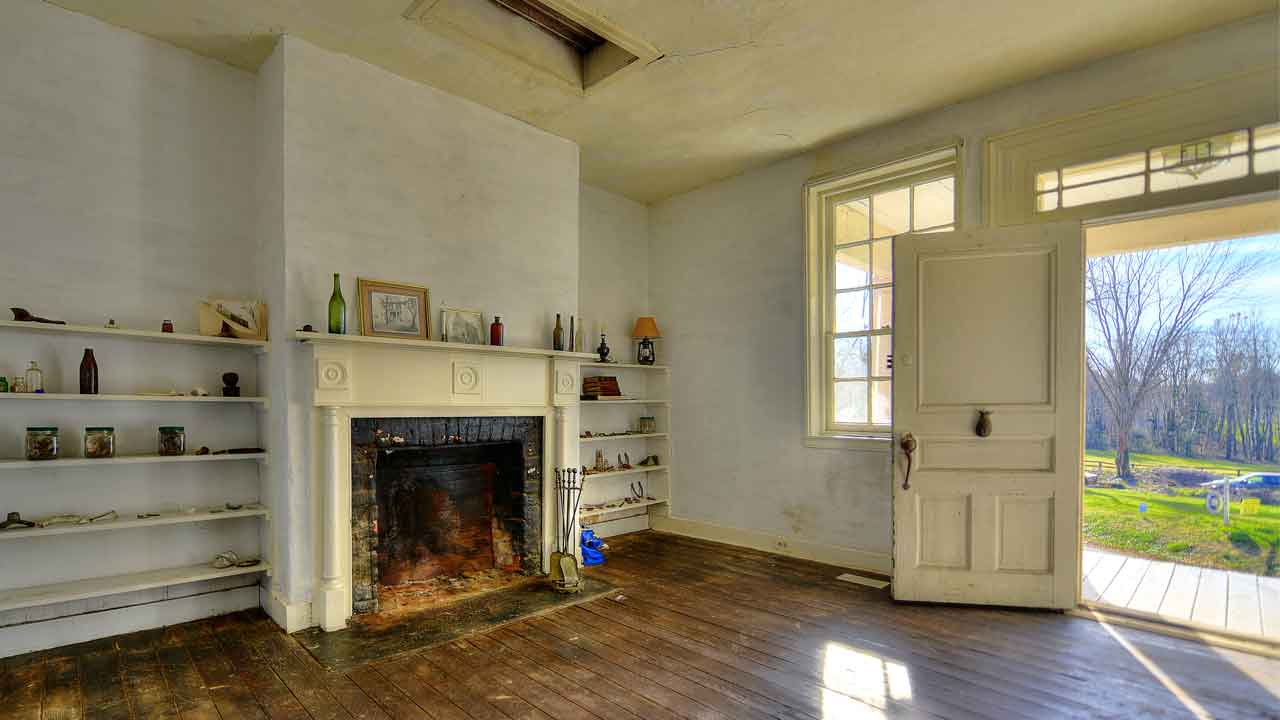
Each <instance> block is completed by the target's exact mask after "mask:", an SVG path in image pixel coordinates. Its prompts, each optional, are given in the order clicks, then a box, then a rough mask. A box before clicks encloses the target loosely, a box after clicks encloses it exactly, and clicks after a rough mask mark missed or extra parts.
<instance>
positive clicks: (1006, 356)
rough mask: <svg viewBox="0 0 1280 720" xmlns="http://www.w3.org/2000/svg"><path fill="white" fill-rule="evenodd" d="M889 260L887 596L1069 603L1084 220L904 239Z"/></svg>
mask: <svg viewBox="0 0 1280 720" xmlns="http://www.w3.org/2000/svg"><path fill="white" fill-rule="evenodd" d="M893 264H894V270H893V272H894V279H895V283H896V287H895V295H896V298H895V310H894V340H893V342H894V350H895V352H894V377H893V380H894V392H893V426H894V452H895V454H894V490H893V520H894V526H893V563H894V567H893V596H894V598H895V599H897V600H910V601H928V602H947V603H978V604H991V605H1017V606H1027V607H1052V608H1070V607H1074V606H1075V605H1076V593H1077V589H1078V588H1079V567H1078V566H1079V563H1080V549H1079V537H1080V503H1081V487H1080V486H1081V482H1082V481H1081V475H1080V466H1081V455H1080V452H1081V435H1082V432H1083V428H1082V425H1081V404H1082V399H1081V385H1080V384H1081V382H1082V378H1083V365H1082V364H1083V357H1082V354H1081V346H1082V342H1083V333H1084V326H1083V316H1084V307H1083V301H1084V297H1083V293H1084V239H1083V232H1082V230H1081V227H1080V224H1079V223H1078V222H1072V223H1053V224H1038V225H1025V226H1017V227H1010V228H994V229H989V228H983V229H979V230H973V231H968V232H953V233H937V234H927V235H908V236H903V237H900V238H898V239H896V240H895V241H894V250H893ZM979 411H989V412H990V415H988V416H987V417H988V419H989V420H990V426H989V434H988V435H987V436H985V437H983V436H981V435H980V432H979V421H980V418H981V413H980V412H979ZM908 433H909V434H910V435H912V436H913V437H914V440H915V450H914V452H913V453H912V457H911V471H910V477H909V478H908V475H907V456H906V453H905V452H904V451H903V449H902V440H903V437H904V435H906V434H908Z"/></svg>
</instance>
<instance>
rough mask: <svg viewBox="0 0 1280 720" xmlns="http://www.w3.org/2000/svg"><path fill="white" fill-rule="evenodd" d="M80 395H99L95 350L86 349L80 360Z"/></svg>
mask: <svg viewBox="0 0 1280 720" xmlns="http://www.w3.org/2000/svg"><path fill="white" fill-rule="evenodd" d="M80 394H81V395H97V394H98V361H97V360H96V359H94V357H93V348H85V349H84V358H83V359H81V360H80Z"/></svg>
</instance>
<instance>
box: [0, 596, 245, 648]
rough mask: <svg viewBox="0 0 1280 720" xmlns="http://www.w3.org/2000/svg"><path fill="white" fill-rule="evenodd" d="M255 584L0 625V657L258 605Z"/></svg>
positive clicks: (223, 613)
mask: <svg viewBox="0 0 1280 720" xmlns="http://www.w3.org/2000/svg"><path fill="white" fill-rule="evenodd" d="M258 602H259V600H258V586H257V585H250V586H247V587H239V588H233V589H231V590H221V591H218V592H209V593H202V594H199V595H189V596H187V597H181V598H175V599H173V600H161V601H159V602H152V603H144V604H141V605H130V606H128V607H121V608H114V609H111V610H100V611H97V612H90V613H83V614H81V615H67V616H65V617H60V618H54V619H52V620H43V621H39V622H30V623H23V624H21V625H10V626H8V627H4V628H0V657H9V656H12V655H22V654H23V653H29V652H35V651H37V650H48V649H49V648H55V647H61V646H63V645H73V644H75V643H82V642H87V641H89V640H97V639H99V638H104V637H111V636H112V635H120V634H123V633H131V632H137V631H139V630H149V629H151V628H158V627H164V626H166V625H177V624H179V623H184V622H190V621H192V620H200V619H202V618H207V617H214V616H215V615H226V614H227V613H233V612H236V611H238V610H248V609H250V608H256V607H258Z"/></svg>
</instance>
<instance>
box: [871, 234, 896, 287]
mask: <svg viewBox="0 0 1280 720" xmlns="http://www.w3.org/2000/svg"><path fill="white" fill-rule="evenodd" d="M887 282H893V240H892V239H885V240H876V241H875V242H873V243H871V283H872V284H873V285H879V284H880V283H887Z"/></svg>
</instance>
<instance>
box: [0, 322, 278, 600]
mask: <svg viewBox="0 0 1280 720" xmlns="http://www.w3.org/2000/svg"><path fill="white" fill-rule="evenodd" d="M5 335H12V336H14V338H21V337H22V336H25V339H23V340H21V342H24V343H25V344H26V345H25V347H27V348H29V349H30V351H31V355H32V356H33V357H34V356H40V357H41V358H49V357H52V358H54V361H53V362H50V363H46V362H43V361H42V362H41V364H42V365H45V366H46V376H45V385H46V387H50V386H52V387H51V389H55V390H56V389H58V386H59V385H61V386H62V387H66V386H67V383H68V380H69V379H71V378H72V377H73V376H72V375H71V374H70V373H69V372H68V371H71V372H74V369H75V367H76V365H75V364H74V362H72V358H74V357H75V356H77V355H78V353H79V348H80V347H83V345H79V344H77V343H76V342H75V340H76V339H88V340H85V342H86V344H88V342H89V340H93V341H95V342H94V345H96V346H97V348H98V349H99V350H102V349H103V348H105V349H106V355H105V357H104V355H103V354H102V353H99V356H98V361H99V363H100V364H101V365H103V366H105V367H106V368H115V373H114V374H111V375H104V377H111V378H114V379H115V380H116V385H113V387H112V389H116V387H118V386H119V385H125V386H126V387H125V388H124V389H123V391H122V392H116V393H104V394H97V395H80V394H73V393H60V392H47V393H0V408H2V409H3V412H4V416H3V417H4V418H5V420H4V422H5V424H6V426H7V427H2V428H0V432H3V433H5V434H6V435H10V436H19V437H20V436H21V434H22V432H23V429H24V427H23V425H24V424H25V425H51V426H61V427H62V428H63V433H62V435H63V438H62V439H63V447H62V451H63V453H69V454H71V455H75V454H78V452H77V451H78V445H79V442H78V441H79V439H80V438H79V436H78V431H79V430H80V429H81V428H82V427H84V426H95V425H117V424H122V426H123V427H124V431H123V432H121V433H118V434H117V438H118V439H117V442H118V443H121V442H122V441H124V440H126V439H127V440H129V441H131V442H123V444H124V445H125V446H126V448H127V449H128V451H129V452H131V453H133V454H122V455H119V456H117V457H114V458H103V459H90V458H85V457H74V456H69V457H60V458H58V459H55V460H41V461H30V460H26V459H22V458H8V459H0V471H8V472H5V473H3V479H4V481H5V483H6V486H7V487H9V488H12V489H13V494H12V496H11V498H10V500H11V502H12V501H13V499H14V497H22V498H25V501H26V502H25V503H22V504H24V505H30V504H34V505H37V506H39V505H41V500H42V499H43V498H45V497H46V496H45V495H43V494H42V493H44V492H46V491H43V490H42V489H41V487H42V486H41V485H39V484H35V485H23V484H22V483H41V482H46V481H50V478H51V477H52V478H53V479H52V482H54V483H62V482H64V480H62V479H61V478H60V477H59V476H57V475H56V473H55V474H54V475H52V476H51V475H47V474H45V473H50V472H52V471H56V470H59V469H71V468H89V467H94V468H98V469H100V470H106V469H109V468H120V467H121V466H134V467H137V473H138V474H137V475H136V476H135V475H133V474H132V473H124V472H123V471H117V472H114V473H106V472H100V473H85V474H81V475H76V479H77V480H81V479H83V480H84V481H85V482H86V483H89V484H88V485H71V486H63V487H61V488H58V487H57V486H55V485H50V486H48V487H49V488H50V490H49V491H47V492H52V493H54V494H53V495H51V496H49V497H50V498H53V499H50V500H49V501H48V502H47V503H45V504H44V506H43V507H41V508H36V509H34V510H33V509H32V508H29V507H17V506H14V507H5V508H0V509H2V510H4V511H6V512H8V511H22V512H23V516H24V518H25V519H27V520H38V519H40V517H41V516H48V515H52V514H54V512H80V513H85V514H89V513H91V512H101V511H106V510H109V509H111V505H110V504H107V505H106V507H98V506H93V505H91V504H89V503H92V502H96V503H100V504H101V503H103V498H113V497H119V501H120V505H123V506H125V507H130V506H133V507H136V506H137V505H138V504H140V505H143V507H141V508H139V509H137V510H133V511H130V512H124V511H120V517H119V518H118V519H116V520H111V521H99V522H94V523H85V524H73V525H72V524H68V525H54V526H50V527H45V528H12V529H8V530H0V546H5V547H6V548H7V549H6V550H5V552H6V553H14V554H15V557H23V556H25V557H26V558H27V562H26V564H25V565H23V566H22V567H25V569H26V571H27V572H28V573H32V574H34V575H36V576H38V577H35V578H34V579H35V580H36V582H35V583H33V584H27V585H20V584H15V583H14V582H13V578H14V574H13V573H12V572H10V574H9V575H7V576H5V578H4V580H0V611H22V610H25V609H28V608H36V607H41V606H47V605H54V604H58V603H65V602H73V601H80V600H86V599H90V598H101V597H106V596H111V595H118V594H123V593H131V592H135V591H141V590H154V589H157V588H164V587H169V586H174V585H183V584H187V583H195V582H201V581H206V580H216V579H220V578H228V577H235V576H252V575H261V574H262V573H269V572H270V569H271V564H270V562H269V561H270V559H271V558H270V555H271V553H270V548H271V547H272V545H271V541H270V538H271V533H270V519H271V515H270V512H269V511H268V509H267V508H265V507H263V506H261V505H259V504H258V503H260V502H261V501H262V500H263V499H264V494H265V493H264V490H263V486H262V476H261V466H263V465H265V464H266V463H267V461H268V457H269V456H268V453H266V452H254V453H239V454H229V453H228V454H221V455H213V454H209V455H195V454H187V455H177V456H160V455H155V454H148V453H147V445H146V444H145V443H144V441H143V439H142V438H141V437H140V435H142V434H143V433H140V430H141V428H143V427H145V428H147V433H146V434H147V435H148V436H149V437H150V438H152V440H151V442H154V440H153V438H154V433H155V427H157V426H161V425H166V424H179V425H183V424H185V425H186V426H188V427H192V426H194V427H195V428H196V429H197V430H196V432H197V433H200V432H201V428H203V432H204V434H208V435H210V437H216V438H219V439H222V440H227V439H234V441H236V442H243V440H240V438H245V437H247V436H248V432H246V428H245V424H246V420H247V423H248V428H253V427H255V424H256V430H254V431H252V432H253V437H254V440H253V441H252V443H253V444H254V445H259V446H260V445H262V441H261V436H262V432H263V429H264V428H263V426H262V423H261V422H260V420H261V418H260V413H261V412H262V411H264V410H265V409H266V408H267V398H266V397H263V396H258V395H246V396H244V397H222V396H221V395H207V396H193V395H176V394H174V395H169V394H147V392H148V391H150V390H157V389H158V390H164V389H166V387H167V386H168V385H169V384H170V382H174V383H185V382H191V383H192V385H201V384H204V385H212V384H213V383H212V382H211V381H213V380H214V379H215V378H218V377H219V375H220V373H221V372H225V370H217V368H219V367H222V368H227V369H233V370H235V371H236V372H238V373H241V374H242V377H244V375H243V373H245V372H246V371H249V372H252V374H253V376H254V379H253V380H252V381H250V384H249V387H248V389H249V390H253V389H254V387H255V386H258V383H257V379H260V378H261V377H262V376H263V372H262V368H261V367H260V362H261V359H262V358H261V355H262V354H263V353H266V352H267V350H268V345H267V342H266V341H258V340H239V339H234V338H219V337H205V336H202V335H191V334H182V333H161V332H153V331H147V330H129V329H123V328H120V329H107V328H102V327H91V326H85V325H53V324H45V323H31V322H13V321H0V336H5ZM5 342H6V344H8V343H9V342H11V339H10V338H6V341H5ZM156 344H164V345H176V346H186V349H183V348H180V347H179V348H175V349H173V350H165V351H164V353H165V355H164V356H163V358H162V359H157V355H156V353H158V352H160V350H159V349H158V348H155V347H154V346H155V345H156ZM145 345H151V346H153V347H151V348H146V347H142V346H145ZM8 347H9V348H10V349H12V348H15V347H19V343H16V342H15V343H13V344H10V345H8ZM244 351H248V352H250V353H252V354H253V355H250V356H249V357H248V358H246V357H245V356H244V355H242V354H241V353H242V352H244ZM255 355H256V356H258V357H257V358H256V359H255V358H254V356H255ZM13 361H14V357H13V356H12V355H10V356H9V357H8V362H10V363H12V362H13ZM152 363H156V364H155V365H153V364H152ZM107 372H108V373H111V372H112V371H111V370H110V369H108V370H107ZM71 382H74V380H71ZM150 382H155V384H157V385H160V387H159V388H156V387H155V386H152V387H147V384H149V383H150ZM161 383H163V384H161ZM180 387H191V386H190V385H180ZM211 390H212V391H214V392H217V391H219V390H220V387H213V388H211ZM113 404H114V405H113ZM196 408H201V409H196ZM238 408H239V409H238ZM242 413H247V415H242ZM175 418H177V419H180V420H179V422H176V423H175V422H173V419H175ZM206 418H208V419H206ZM193 439H195V440H199V439H201V438H200V436H199V435H197V436H196V437H195V438H192V437H191V435H188V443H191V444H194V445H196V446H198V445H199V444H200V443H199V442H196V443H192V440H193ZM5 442H6V443H7V442H8V440H6V441H5ZM208 444H210V445H212V444H213V443H212V442H210V443H208ZM246 444H247V443H246ZM152 447H154V446H152ZM189 447H190V445H189ZM7 448H8V449H6V452H5V454H9V455H11V454H14V453H13V452H12V446H11V445H9V446H7ZM123 449H125V448H121V447H120V446H119V445H118V446H117V450H118V451H121V450H123ZM18 451H19V452H21V450H20V448H19V449H18ZM224 463H232V464H231V465H224ZM237 463H238V464H237ZM245 463H252V464H256V465H258V466H259V469H258V470H256V471H255V470H252V469H250V470H243V469H240V468H241V467H243V465H244V464H245ZM149 465H153V466H155V468H154V469H146V468H145V466H149ZM197 468H202V469H200V470H197ZM144 471H145V472H144ZM170 475H172V480H173V481H174V482H173V483H170V482H169V476H170ZM255 476H256V485H255V479H254V478H255ZM67 477H70V476H69V475H68V476H67ZM37 478H39V479H38V480H37ZM218 479H221V480H222V481H223V482H219V483H217V485H216V487H214V486H205V485H204V484H200V483H203V482H204V481H209V480H213V481H215V482H216V481H217V480H218ZM157 481H158V482H159V485H154V486H153V485H149V483H153V482H157ZM115 483H124V484H126V485H129V486H131V487H132V488H134V490H133V492H135V493H136V492H144V493H149V492H151V491H150V490H149V489H143V488H150V487H156V488H161V487H163V488H164V489H163V490H159V491H158V492H157V495H159V496H161V497H162V500H161V499H159V498H158V499H156V500H152V502H153V503H160V502H162V501H163V502H164V506H165V507H167V508H171V509H170V510H169V511H167V512H164V513H161V514H159V515H155V516H151V517H138V514H139V513H140V512H142V513H145V511H146V505H145V501H146V500H147V499H150V495H145V496H128V495H127V494H125V493H127V491H125V490H123V489H121V490H117V489H115ZM184 483H185V484H184ZM193 483H196V484H193ZM224 483H229V484H225V485H224ZM255 487H256V490H253V488H255ZM76 488H89V489H91V491H92V493H93V494H94V497H96V500H93V501H88V502H86V501H85V500H84V499H83V498H81V497H80V495H81V494H83V493H82V491H81V490H77V489H76ZM175 488H176V489H175ZM218 488H227V489H229V488H235V490H232V491H231V492H233V493H235V494H238V495H241V497H234V496H233V497H227V498H225V501H230V502H233V503H234V502H243V503H244V504H245V505H251V506H252V507H242V508H240V509H238V510H227V509H212V507H213V506H217V505H220V504H221V502H222V501H219V502H216V503H212V502H209V501H208V498H209V496H210V495H217V494H220V491H219V489H218ZM226 491H227V490H226V489H224V490H222V492H226ZM250 491H252V492H254V494H256V496H257V497H253V498H249V497H244V495H247V494H248V493H249V492H250ZM113 494H114V495H113ZM187 495H190V496H192V497H187ZM194 496H199V497H200V498H204V500H203V501H201V500H195V501H194V502H192V500H193V499H194ZM139 501H142V502H139ZM109 502H111V503H112V504H114V502H115V500H114V499H111V500H110V501H109ZM82 503H84V504H86V507H79V506H80V505H81V504H82ZM135 503H136V504H135ZM188 504H190V505H191V506H194V507H195V508H199V509H197V510H173V509H172V508H175V507H187V506H188ZM50 508H54V512H49V509H50ZM117 509H118V507H117ZM40 510H44V512H41V511H40ZM232 520H234V521H239V522H254V523H257V524H256V525H255V526H254V529H253V530H252V531H250V530H249V529H248V528H245V529H238V528H234V527H230V526H225V523H226V521H232ZM195 525H202V526H203V525H208V526H210V527H209V528H202V529H201V530H200V531H199V532H195V533H193V532H191V531H185V530H181V529H178V530H170V531H168V534H165V535H163V536H158V537H164V538H165V542H166V543H169V544H168V545H159V546H154V550H155V551H156V552H154V553H152V552H149V550H151V549H152V548H153V546H151V545H145V546H142V547H144V548H145V550H138V548H139V546H138V545H137V543H138V542H143V543H149V542H150V540H149V537H150V536H143V537H141V538H132V537H130V538H122V539H120V540H117V539H115V538H114V536H107V535H104V534H106V533H112V532H115V531H126V530H127V531H132V532H131V533H126V535H132V534H134V533H148V532H152V531H157V532H158V531H159V530H158V529H159V528H182V527H183V526H195ZM216 528H222V529H221V530H216ZM173 533H178V534H173ZM90 534H96V535H94V537H92V538H89V537H85V538H84V539H78V536H81V535H85V536H87V535H90ZM66 536H77V538H76V539H67V540H64V541H61V542H62V544H59V543H57V542H52V541H51V542H50V544H45V542H44V541H46V540H48V539H49V538H58V537H66ZM255 536H256V541H255V540H254V537H255ZM174 538H181V542H184V543H186V542H189V543H192V544H191V545H190V546H186V545H181V544H179V545H174V544H173V543H174ZM215 538H216V540H213V539H215ZM211 540H212V541H211ZM20 541H21V542H20ZM15 542H19V543H20V544H19V545H16V546H14V545H12V543H15ZM228 542H230V543H233V544H239V545H242V546H243V547H235V548H230V547H226V546H225V545H224V543H228ZM251 542H252V543H253V547H254V548H256V549H255V550H252V552H253V553H254V554H256V555H258V556H260V557H261V562H259V563H258V564H256V565H253V566H250V567H231V568H222V569H219V568H214V567H212V566H211V565H210V564H208V562H210V561H212V559H213V557H214V555H216V554H217V553H219V552H222V551H224V550H229V549H235V550H237V551H238V552H239V553H240V555H241V557H245V556H246V550H249V549H250V546H249V543H251ZM65 543H82V544H65ZM116 543H124V544H123V545H119V546H117V545H116ZM196 543H199V544H198V545H197V544H196ZM206 544H207V547H206ZM117 547H120V548H132V549H133V551H132V552H124V551H121V553H122V554H120V555H118V556H117V555H115V554H114V553H115V552H116V548H117ZM72 548H83V549H84V553H83V556H82V557H74V558H73V557H68V558H66V560H67V561H68V562H67V564H66V565H65V566H64V565H63V564H62V563H61V562H60V561H59V557H61V554H62V553H69V552H72V550H71V549H72ZM161 550H172V551H173V552H168V553H166V552H160V551H161ZM18 553H22V555H18ZM152 555H154V556H155V557H152ZM115 557H118V563H119V564H118V565H117V566H115V567H112V560H111V559H112V558H115ZM199 557H207V558H208V561H206V562H205V563H203V564H197V565H181V566H179V567H158V568H150V569H148V568H147V567H146V565H147V564H148V560H150V564H153V565H170V564H173V565H176V564H179V563H182V562H189V561H190V559H194V558H199ZM89 558H93V560H88V559H89ZM86 560H88V561H86ZM41 563H47V564H48V565H49V566H50V570H51V572H50V573H44V572H42V571H41V570H40V564H41ZM67 568H75V569H73V570H68V569H67ZM11 570H12V568H11ZM121 570H127V572H121ZM113 571H114V573H113ZM55 573H56V574H55ZM71 574H80V575H89V577H78V578H75V579H68V580H61V579H62V578H65V577H67V576H68V575H71ZM19 577H25V576H22V575H20V576H19ZM41 577H43V578H44V579H50V578H58V579H59V580H61V581H60V582H56V583H41V582H39V580H40V578H41ZM218 589H223V588H221V586H215V590H218ZM155 601H156V600H155V599H154V596H152V597H147V598H143V599H140V600H139V601H138V602H141V603H143V604H144V605H145V603H149V602H155ZM108 602H115V603H118V604H121V607H129V606H130V605H131V603H132V602H133V598H127V599H120V600H116V601H108ZM139 611H140V612H141V613H143V614H146V613H147V612H149V611H148V610H146V609H145V608H140V610H139ZM78 612H83V609H81V610H77V609H75V608H74V607H69V608H68V609H66V610H65V611H63V610H61V609H56V610H53V611H43V610H42V611H40V612H39V613H37V614H36V615H35V616H33V619H32V620H31V621H32V622H38V621H39V620H40V619H44V618H45V617H50V618H57V617H60V615H59V614H58V613H63V614H76V613H78ZM85 617H86V618H89V617H90V616H85ZM86 622H90V623H91V620H88V619H86ZM144 622H145V621H144Z"/></svg>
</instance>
